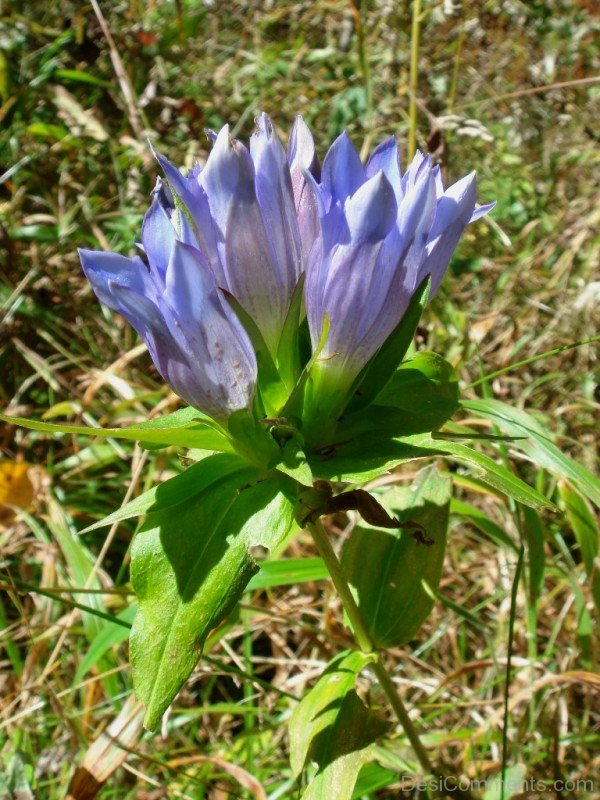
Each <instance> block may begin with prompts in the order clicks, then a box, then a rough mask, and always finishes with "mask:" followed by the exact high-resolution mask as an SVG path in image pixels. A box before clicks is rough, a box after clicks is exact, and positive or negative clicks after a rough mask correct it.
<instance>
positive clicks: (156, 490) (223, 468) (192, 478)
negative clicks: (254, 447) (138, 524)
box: [80, 453, 248, 534]
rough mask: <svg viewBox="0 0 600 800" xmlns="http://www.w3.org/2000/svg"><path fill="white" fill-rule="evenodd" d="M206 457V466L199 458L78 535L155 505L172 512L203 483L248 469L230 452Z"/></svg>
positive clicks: (244, 463)
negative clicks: (172, 476)
mask: <svg viewBox="0 0 600 800" xmlns="http://www.w3.org/2000/svg"><path fill="white" fill-rule="evenodd" d="M209 459H210V460H209V468H207V464H206V463H205V459H203V460H202V461H200V462H198V463H196V464H194V465H192V466H191V467H189V468H188V469H186V470H184V471H183V472H182V473H181V474H180V475H176V476H175V477H174V478H170V479H169V480H168V481H165V482H164V483H161V484H159V485H158V486H153V487H152V488H151V489H148V491H147V492H144V493H143V494H140V495H138V497H135V498H134V499H133V500H131V501H130V502H129V503H125V505H124V506H121V508H118V509H117V510H116V511H113V513H112V514H109V515H108V516H106V517H104V518H103V519H101V520H99V521H98V522H94V524H93V525H88V527H87V528H84V529H83V530H82V531H80V534H85V533H89V532H90V531H93V530H96V529H97V528H105V527H107V526H108V525H114V523H115V522H123V521H124V520H127V519H133V518H134V517H141V516H143V515H144V514H148V513H149V512H151V511H154V510H156V509H157V508H158V507H160V511H161V513H165V512H166V511H168V510H169V509H173V511H174V512H176V511H177V508H178V507H179V506H180V505H181V504H182V503H184V502H186V501H187V500H189V499H190V497H192V496H193V495H195V494H198V493H199V492H201V491H203V490H204V489H206V488H207V486H210V485H211V484H213V483H216V482H217V481H219V480H220V479H221V478H223V477H225V476H227V475H232V474H233V473H235V472H240V473H243V474H246V473H247V470H248V463H247V462H246V461H244V460H243V459H242V458H240V457H239V456H237V455H235V454H234V453H216V454H214V455H212V456H210V457H209Z"/></svg>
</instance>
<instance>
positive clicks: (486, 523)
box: [450, 498, 519, 553]
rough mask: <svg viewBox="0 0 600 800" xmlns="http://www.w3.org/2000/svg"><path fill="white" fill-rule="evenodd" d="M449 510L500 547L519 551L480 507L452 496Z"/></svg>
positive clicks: (515, 551)
mask: <svg viewBox="0 0 600 800" xmlns="http://www.w3.org/2000/svg"><path fill="white" fill-rule="evenodd" d="M450 512H451V513H452V514H457V515H459V516H461V517H463V519H466V520H467V521H468V522H470V523H471V525H473V527H474V528H477V530H479V531H481V533H483V534H485V535H486V536H487V537H488V538H489V539H491V540H492V541H493V542H494V543H495V544H497V545H499V546H500V547H506V548H507V549H509V550H512V551H513V552H514V553H518V552H519V548H518V547H517V545H516V544H515V543H514V542H513V540H512V539H511V538H510V536H509V535H508V534H507V533H506V531H505V530H504V528H501V527H500V525H498V523H497V522H494V520H493V519H490V517H488V515H487V514H486V513H485V511H482V510H481V509H480V508H477V507H476V506H472V505H471V504H470V503H465V502H463V501H462V500H457V499H455V498H453V499H452V501H451V503H450Z"/></svg>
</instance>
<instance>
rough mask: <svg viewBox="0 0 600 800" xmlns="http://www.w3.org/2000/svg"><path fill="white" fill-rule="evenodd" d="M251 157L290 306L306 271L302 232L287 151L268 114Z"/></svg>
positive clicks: (259, 122)
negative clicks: (303, 259)
mask: <svg viewBox="0 0 600 800" xmlns="http://www.w3.org/2000/svg"><path fill="white" fill-rule="evenodd" d="M250 154H251V156H252V160H253V162H254V169H255V172H256V181H255V183H256V196H257V199H258V204H259V206H260V210H261V213H262V218H263V221H264V225H265V229H266V232H267V237H268V239H269V243H270V245H271V251H272V259H271V260H272V263H273V265H274V267H275V269H276V270H277V273H278V277H279V279H280V282H281V287H282V289H283V293H284V296H287V298H288V303H289V300H290V299H291V295H292V292H293V291H294V287H295V286H296V284H297V282H298V278H299V277H300V270H301V268H302V252H301V245H300V232H299V230H298V221H297V217H296V208H295V205H294V196H293V192H292V184H291V180H290V172H289V168H288V164H287V160H286V156H285V151H284V149H283V147H282V145H281V142H280V141H279V139H278V138H277V135H276V133H275V131H274V130H273V126H272V124H271V121H270V119H269V118H268V117H267V115H266V114H261V116H260V117H259V118H258V119H257V131H256V133H254V134H253V135H252V137H251V139H250Z"/></svg>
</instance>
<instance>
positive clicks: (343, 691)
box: [289, 651, 389, 800]
mask: <svg viewBox="0 0 600 800" xmlns="http://www.w3.org/2000/svg"><path fill="white" fill-rule="evenodd" d="M375 658H376V656H375V655H372V654H366V653H359V652H354V651H346V652H344V653H340V654H339V655H338V656H336V657H335V658H334V659H333V661H331V662H330V664H329V665H328V667H327V669H326V670H325V672H324V673H323V674H322V675H321V677H320V678H319V680H318V681H317V683H316V684H315V685H314V687H313V688H312V689H311V690H310V692H309V693H308V694H307V695H305V696H304V697H303V698H302V700H301V701H300V703H299V704H298V705H297V706H296V708H295V709H294V713H293V714H292V716H291V719H290V725H289V737H290V761H291V767H292V771H293V773H294V775H296V776H298V775H299V774H300V773H301V772H302V770H303V769H304V767H305V765H306V763H307V761H309V760H310V761H313V762H315V763H316V765H317V773H316V775H315V777H314V778H313V780H312V781H311V782H310V784H309V786H308V788H307V790H306V791H305V792H304V794H303V795H302V800H331V798H334V797H335V798H336V800H347V799H348V798H351V797H352V793H353V791H354V786H355V784H356V779H357V776H358V773H359V771H360V769H361V767H362V766H363V764H365V763H367V762H368V761H370V760H371V759H372V756H373V744H374V742H375V741H376V740H377V739H378V738H379V737H380V736H382V735H383V734H384V733H386V732H387V730H388V729H389V725H388V724H387V722H385V721H384V720H382V719H381V718H380V717H378V716H377V715H376V714H374V713H373V712H372V711H370V710H369V709H368V708H367V707H366V706H365V705H364V704H363V702H362V700H361V699H360V698H359V697H358V695H357V694H356V690H355V685H356V679H357V677H358V674H359V672H360V671H361V670H362V669H363V668H364V667H365V666H367V665H368V664H369V663H371V662H372V661H374V660H375Z"/></svg>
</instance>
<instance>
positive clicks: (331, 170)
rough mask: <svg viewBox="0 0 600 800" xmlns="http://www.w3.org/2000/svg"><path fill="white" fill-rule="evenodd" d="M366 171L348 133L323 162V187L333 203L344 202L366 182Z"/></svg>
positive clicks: (341, 137) (339, 137) (343, 135)
mask: <svg viewBox="0 0 600 800" xmlns="http://www.w3.org/2000/svg"><path fill="white" fill-rule="evenodd" d="M365 178H366V175H365V169H364V167H363V165H362V162H361V160H360V158H359V155H358V153H357V152H356V149H355V147H354V145H353V144H352V142H351V141H350V138H349V136H348V134H347V133H346V131H344V132H343V133H342V134H341V135H340V136H338V138H337V139H336V140H335V142H334V143H333V144H332V145H331V147H330V148H329V151H328V153H327V155H326V156H325V160H324V161H323V171H322V175H321V185H322V186H323V188H324V189H325V190H326V191H327V193H328V194H329V196H330V197H331V202H332V203H336V202H338V201H339V202H342V203H343V202H344V201H345V200H346V198H347V197H350V196H351V195H353V194H354V192H355V191H356V190H357V189H358V187H359V186H362V184H363V183H364V182H365Z"/></svg>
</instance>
